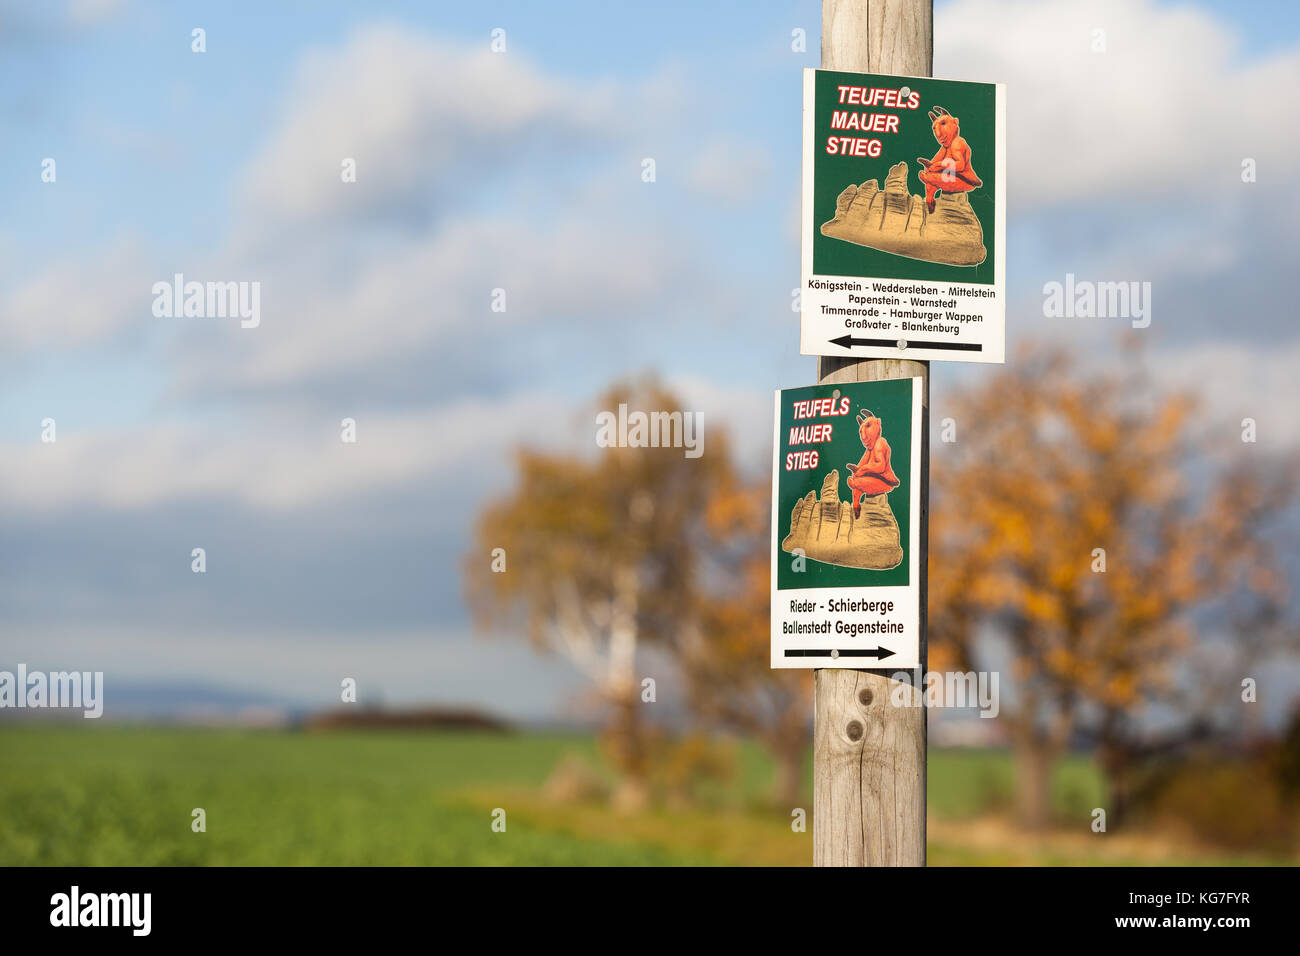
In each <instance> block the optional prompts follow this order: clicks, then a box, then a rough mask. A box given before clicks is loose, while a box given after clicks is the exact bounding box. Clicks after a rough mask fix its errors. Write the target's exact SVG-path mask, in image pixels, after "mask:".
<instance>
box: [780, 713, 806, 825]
mask: <svg viewBox="0 0 1300 956" xmlns="http://www.w3.org/2000/svg"><path fill="white" fill-rule="evenodd" d="M799 736H800V738H801V739H799V740H785V741H774V742H773V744H772V748H771V749H772V757H773V759H774V760H775V761H776V774H775V776H774V777H773V780H772V799H773V800H774V801H775V802H776V805H777V806H778V807H781V808H783V809H786V810H792V809H794V808H795V807H797V806H799V803H800V801H801V800H803V796H804V754H805V752H806V751H807V749H808V742H807V741H806V740H804V739H802V738H803V736H804V734H803V732H802V729H801V730H800V734H799Z"/></svg>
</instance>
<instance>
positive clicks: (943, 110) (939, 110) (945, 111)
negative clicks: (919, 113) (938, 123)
mask: <svg viewBox="0 0 1300 956" xmlns="http://www.w3.org/2000/svg"><path fill="white" fill-rule="evenodd" d="M935 110H937V111H938V112H939V113H941V114H942V115H944V116H951V115H952V114H951V113H949V112H948V111H947V110H946V109H944V108H943V107H942V106H936V107H935Z"/></svg>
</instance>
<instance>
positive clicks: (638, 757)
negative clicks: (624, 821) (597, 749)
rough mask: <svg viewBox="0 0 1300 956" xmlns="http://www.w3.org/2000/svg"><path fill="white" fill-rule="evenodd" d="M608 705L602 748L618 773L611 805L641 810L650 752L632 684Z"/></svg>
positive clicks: (646, 795)
mask: <svg viewBox="0 0 1300 956" xmlns="http://www.w3.org/2000/svg"><path fill="white" fill-rule="evenodd" d="M611 706H612V708H613V715H612V717H611V719H610V723H609V728H608V729H607V730H606V732H605V750H606V753H607V755H608V757H609V761H610V763H611V764H613V765H614V767H615V769H616V770H617V771H618V775H619V781H618V785H617V787H616V788H615V790H614V805H615V806H616V807H617V808H619V809H620V810H640V809H642V808H643V807H645V806H646V805H647V804H648V803H649V802H650V783H649V754H648V748H647V746H646V739H645V727H644V724H643V722H642V720H641V701H640V698H639V696H638V695H637V693H636V688H635V686H632V687H629V688H626V689H625V690H624V691H623V692H622V693H619V694H618V695H617V696H615V697H614V698H613V699H612V700H611Z"/></svg>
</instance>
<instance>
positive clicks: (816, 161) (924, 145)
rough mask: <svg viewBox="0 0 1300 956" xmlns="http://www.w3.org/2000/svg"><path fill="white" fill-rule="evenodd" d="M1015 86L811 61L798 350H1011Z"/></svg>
mask: <svg viewBox="0 0 1300 956" xmlns="http://www.w3.org/2000/svg"><path fill="white" fill-rule="evenodd" d="M1005 102H1006V88H1005V87H1004V86H1002V85H1001V84H995V83H965V82H957V81H953V80H934V79H929V78H926V77H904V76H888V75H878V74H871V73H842V72H838V71H834V70H811V69H809V70H804V106H803V226H802V234H803V243H802V246H803V268H802V276H801V291H800V313H801V318H802V321H801V335H800V351H802V352H803V353H804V354H805V355H844V356H854V357H859V358H914V359H918V360H926V359H941V360H948V361H959V362H1001V361H1003V350H1004V326H1005V321H1006V132H1005V129H1006V108H1005Z"/></svg>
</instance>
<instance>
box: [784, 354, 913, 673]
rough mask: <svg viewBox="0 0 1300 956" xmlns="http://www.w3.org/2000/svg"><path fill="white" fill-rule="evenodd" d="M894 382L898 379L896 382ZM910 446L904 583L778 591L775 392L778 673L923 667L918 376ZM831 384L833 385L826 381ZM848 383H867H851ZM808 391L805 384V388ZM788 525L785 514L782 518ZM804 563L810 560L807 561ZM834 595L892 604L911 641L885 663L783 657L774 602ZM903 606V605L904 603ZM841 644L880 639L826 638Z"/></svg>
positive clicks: (877, 642)
mask: <svg viewBox="0 0 1300 956" xmlns="http://www.w3.org/2000/svg"><path fill="white" fill-rule="evenodd" d="M896 381H897V380H896ZM911 381H912V443H911V448H910V449H909V453H910V455H911V465H912V466H911V468H910V469H909V475H910V488H909V491H910V497H909V503H908V515H909V520H908V549H907V560H908V565H907V566H908V576H907V580H908V582H909V583H908V584H906V585H896V586H892V587H874V588H793V589H789V590H784V591H778V590H777V586H776V582H777V561H778V560H779V557H778V556H779V555H781V554H784V553H785V552H782V551H781V549H780V538H781V528H782V527H783V526H782V525H781V523H780V516H779V515H778V514H777V512H778V510H779V509H780V506H781V503H780V498H779V482H780V477H781V461H780V459H779V457H778V456H779V454H780V448H781V389H777V390H776V398H775V403H774V406H773V411H774V421H773V424H772V545H771V547H772V579H771V580H772V583H771V591H772V597H771V666H772V668H774V669H777V670H791V669H805V670H806V669H810V668H823V667H836V668H839V667H845V668H853V669H855V670H899V671H905V670H917V669H919V668H920V666H921V579H920V568H921V431H922V427H921V425H922V418H921V416H922V415H923V414H924V409H923V408H922V402H921V393H922V390H923V388H924V380H923V379H922V378H920V377H919V376H918V377H914V378H912V380H911ZM826 384H827V385H830V384H832V383H829V382H828V383H826ZM846 384H850V385H857V384H868V383H858V382H849V383H846ZM805 387H806V386H805ZM786 518H787V521H788V518H789V516H788V515H787V516H786ZM807 560H810V561H811V560H812V559H811V558H808V559H807ZM828 591H831V592H835V594H836V596H838V597H870V598H871V599H872V600H886V601H887V600H891V599H892V600H893V601H894V602H895V606H896V607H898V608H899V609H900V612H901V613H900V615H899V620H900V621H901V623H902V624H903V626H904V627H905V628H907V631H905V632H904V635H903V636H905V637H906V636H907V634H908V633H910V634H911V635H913V636H914V637H913V638H909V645H908V647H907V648H905V649H903V650H901V651H900V650H895V653H894V654H893V655H891V656H889V657H886V658H885V659H884V660H879V659H876V658H870V657H838V658H833V657H786V656H785V651H786V649H787V646H792V645H787V644H786V643H785V641H786V635H784V634H782V633H781V624H782V622H783V621H784V620H785V619H786V618H785V612H784V611H778V607H777V602H778V600H779V601H783V602H786V603H788V602H789V601H791V600H816V599H817V598H818V597H821V598H822V599H823V600H824V599H825V598H826V592H828ZM904 602H905V603H904ZM859 617H860V619H862V620H864V621H867V620H872V619H878V616H877V615H872V614H870V613H868V612H863V613H862V614H861V615H860V616H859ZM828 640H834V641H836V642H837V643H839V644H841V645H845V646H850V647H851V646H855V645H856V644H858V643H859V642H861V643H863V644H866V643H871V644H875V645H876V646H879V645H880V643H881V639H880V638H877V637H874V636H872V637H862V638H838V639H836V638H828ZM884 640H885V642H886V644H885V646H886V647H888V646H889V645H888V643H887V642H888V637H886V638H885V639H884Z"/></svg>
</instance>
